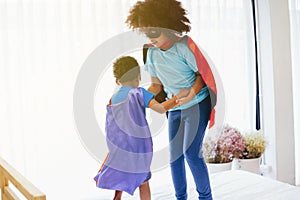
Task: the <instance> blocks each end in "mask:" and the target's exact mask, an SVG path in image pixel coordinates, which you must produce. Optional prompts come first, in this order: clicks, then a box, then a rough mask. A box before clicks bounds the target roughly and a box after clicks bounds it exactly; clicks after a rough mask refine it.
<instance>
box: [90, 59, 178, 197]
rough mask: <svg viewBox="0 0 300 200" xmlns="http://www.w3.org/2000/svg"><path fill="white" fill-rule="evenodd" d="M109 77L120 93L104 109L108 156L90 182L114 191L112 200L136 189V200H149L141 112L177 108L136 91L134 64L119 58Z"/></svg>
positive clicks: (149, 150)
mask: <svg viewBox="0 0 300 200" xmlns="http://www.w3.org/2000/svg"><path fill="white" fill-rule="evenodd" d="M113 74H114V76H115V78H116V83H117V84H118V85H120V86H121V87H120V89H119V90H118V91H117V92H116V93H115V94H114V95H113V96H112V98H111V100H110V103H109V105H107V114H106V124H105V129H106V141H107V145H108V149H109V155H108V157H107V159H106V161H105V162H104V163H103V167H102V168H101V169H100V170H99V173H98V174H97V175H96V177H95V178H94V179H95V181H96V182H97V187H99V188H104V189H111V190H115V196H114V200H119V199H121V196H122V191H125V192H127V193H129V194H131V195H133V193H134V191H135V189H136V188H137V187H139V190H140V199H141V200H150V187H149V183H148V180H149V179H150V178H151V172H150V164H151V161H152V154H153V147H152V138H151V134H150V130H149V127H148V123H147V120H146V113H145V108H147V107H148V108H151V109H153V110H154V111H157V112H159V113H165V112H166V111H167V110H169V109H171V108H173V107H175V106H177V103H176V97H175V96H174V95H173V97H172V99H170V100H167V101H165V102H163V103H162V104H160V103H158V102H157V101H156V100H155V99H154V95H153V94H152V93H150V92H148V91H147V90H145V89H144V88H141V87H138V86H139V82H140V79H141V76H140V68H139V66H138V63H137V61H136V60H135V59H134V58H133V57H130V56H126V57H121V58H119V59H117V60H116V61H115V63H114V64H113Z"/></svg>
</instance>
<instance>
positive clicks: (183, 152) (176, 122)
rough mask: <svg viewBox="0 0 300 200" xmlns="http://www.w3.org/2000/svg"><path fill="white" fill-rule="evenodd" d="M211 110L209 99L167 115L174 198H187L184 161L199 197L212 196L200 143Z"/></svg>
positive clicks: (184, 199)
mask: <svg viewBox="0 0 300 200" xmlns="http://www.w3.org/2000/svg"><path fill="white" fill-rule="evenodd" d="M210 112H211V103H210V98H209V97H207V98H206V99H204V100H203V101H202V102H200V103H199V104H196V105H194V106H192V107H190V108H187V109H185V110H181V111H180V110H179V111H171V112H169V116H168V124H169V142H170V159H171V161H170V163H171V173H172V179H173V184H174V188H175V194H176V198H177V200H186V199H187V192H186V189H187V182H186V171H185V160H186V161H187V163H188V166H189V168H190V170H191V172H192V175H193V178H194V182H195V184H196V189H197V192H198V194H199V199H201V200H202V199H203V200H204V199H207V200H211V199H212V194H211V188H210V181H209V175H208V171H207V167H206V163H205V160H204V158H203V156H202V150H201V148H202V142H203V137H204V134H205V130H206V126H207V124H208V120H209V116H210Z"/></svg>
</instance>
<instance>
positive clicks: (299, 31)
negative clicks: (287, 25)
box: [289, 0, 300, 185]
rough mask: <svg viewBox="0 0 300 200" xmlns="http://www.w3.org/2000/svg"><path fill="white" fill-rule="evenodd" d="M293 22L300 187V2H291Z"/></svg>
mask: <svg viewBox="0 0 300 200" xmlns="http://www.w3.org/2000/svg"><path fill="white" fill-rule="evenodd" d="M289 6H290V20H291V48H292V50H291V52H292V66H293V86H294V87H293V96H294V100H293V102H294V130H295V150H296V154H295V158H296V184H297V185H300V124H299V122H300V105H299V102H300V93H299V89H298V87H297V86H298V85H299V84H300V69H299V66H300V45H299V44H300V1H299V0H289Z"/></svg>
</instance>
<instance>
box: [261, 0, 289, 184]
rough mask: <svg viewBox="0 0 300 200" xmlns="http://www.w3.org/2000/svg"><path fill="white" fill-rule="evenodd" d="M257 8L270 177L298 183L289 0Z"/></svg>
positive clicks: (267, 2)
mask: <svg viewBox="0 0 300 200" xmlns="http://www.w3.org/2000/svg"><path fill="white" fill-rule="evenodd" d="M258 8H259V9H258V12H259V28H260V33H259V37H260V50H261V57H260V61H261V81H262V86H261V89H262V104H263V106H262V118H263V130H264V132H265V134H266V136H267V138H268V139H269V147H268V149H267V151H266V156H265V158H266V163H267V164H269V165H271V166H272V171H271V172H270V176H271V177H273V178H276V179H277V180H280V181H284V182H287V183H291V184H295V145H294V117H293V91H292V65H291V47H290V22H289V7H288V1H282V0H270V1H267V0H260V1H258ZM268 12H270V15H267V14H266V13H268ZM268 16H269V17H268Z"/></svg>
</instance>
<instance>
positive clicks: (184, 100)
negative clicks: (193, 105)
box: [176, 96, 193, 106]
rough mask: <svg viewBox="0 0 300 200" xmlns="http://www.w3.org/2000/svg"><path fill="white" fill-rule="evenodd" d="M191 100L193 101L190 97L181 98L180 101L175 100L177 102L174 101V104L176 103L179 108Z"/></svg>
mask: <svg viewBox="0 0 300 200" xmlns="http://www.w3.org/2000/svg"><path fill="white" fill-rule="evenodd" d="M192 99H193V97H191V96H187V97H182V98H180V99H177V100H176V103H177V104H178V105H179V106H181V105H183V104H186V103H188V102H190V101H191V100H192Z"/></svg>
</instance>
